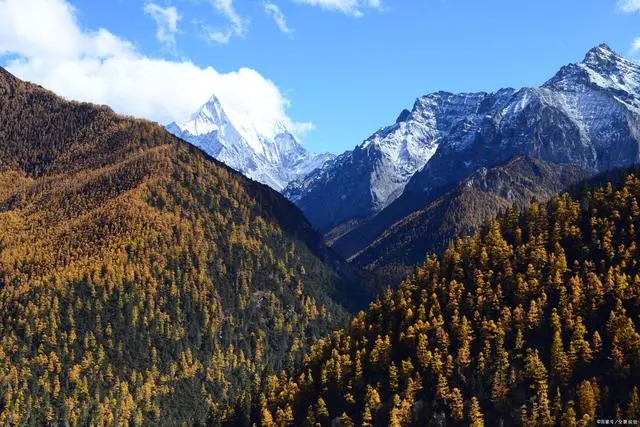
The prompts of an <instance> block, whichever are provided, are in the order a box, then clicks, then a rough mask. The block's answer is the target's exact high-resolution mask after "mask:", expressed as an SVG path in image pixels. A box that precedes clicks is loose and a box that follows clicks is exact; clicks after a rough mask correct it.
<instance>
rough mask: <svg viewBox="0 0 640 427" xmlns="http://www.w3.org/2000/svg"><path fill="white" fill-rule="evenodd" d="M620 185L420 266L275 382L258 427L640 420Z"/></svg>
mask: <svg viewBox="0 0 640 427" xmlns="http://www.w3.org/2000/svg"><path fill="white" fill-rule="evenodd" d="M622 182H623V184H622V185H621V186H620V187H619V188H618V189H615V188H614V187H613V186H612V185H611V184H608V185H605V186H603V187H600V188H596V189H594V190H592V191H585V192H584V193H583V195H582V196H581V198H580V199H579V200H576V199H572V198H571V197H570V196H569V195H568V194H566V193H565V194H564V195H561V196H555V197H553V199H552V200H551V201H550V202H549V203H546V204H532V205H531V206H530V207H529V209H527V210H526V211H524V212H523V213H522V214H520V215H519V214H518V213H517V211H516V210H515V209H509V210H508V211H507V212H506V213H505V214H503V215H501V216H500V217H499V219H497V220H493V221H492V222H490V223H489V224H487V225H486V226H484V227H483V228H482V230H481V231H480V232H478V233H476V234H475V235H474V236H472V237H466V238H464V239H458V240H456V241H455V243H453V244H451V245H450V246H449V247H448V249H447V250H446V251H445V252H444V254H443V255H442V256H440V257H437V256H431V257H429V258H428V259H427V260H426V261H425V263H424V264H423V265H422V266H421V267H419V268H417V269H416V271H415V273H414V274H413V275H412V276H410V277H409V278H408V279H407V280H406V281H405V282H404V283H403V284H402V285H401V287H400V289H399V290H398V291H397V292H395V293H392V292H391V291H386V292H384V293H383V294H382V295H381V297H380V299H379V300H378V301H376V302H374V303H372V304H371V305H370V307H369V309H368V310H367V311H366V312H363V313H362V314H360V315H359V316H357V317H356V318H355V319H354V320H353V321H352V323H351V326H350V327H349V328H348V329H347V330H345V331H340V332H336V333H334V334H333V335H332V336H331V337H330V338H327V339H325V340H322V341H321V342H319V343H318V344H317V345H315V346H314V348H313V349H312V350H311V351H310V352H309V353H308V354H307V356H305V363H304V366H303V368H302V369H301V370H300V371H299V373H298V374H296V375H295V376H293V377H291V378H287V377H282V376H281V377H278V378H276V377H273V378H272V380H271V387H270V388H269V389H268V390H267V394H266V395H265V397H264V399H263V403H262V411H261V419H262V420H263V425H265V420H266V421H267V422H266V425H269V422H268V421H269V420H271V419H273V420H275V425H286V424H287V421H286V420H287V419H289V420H290V419H293V424H294V425H305V426H313V425H316V423H319V424H320V425H322V426H328V425H334V426H335V425H338V426H354V425H357V426H371V425H376V426H394V427H397V426H409V425H416V426H428V425H433V426H436V425H471V426H474V427H479V426H483V425H487V426H498V425H523V426H551V425H558V426H576V425H580V426H590V425H594V424H595V421H596V420H598V419H613V420H618V421H617V422H618V423H620V421H623V420H625V419H626V420H638V419H640V396H639V390H638V385H639V384H640V256H639V253H638V244H639V243H640V231H639V230H640V204H639V200H640V177H638V176H637V175H636V176H634V175H629V176H627V177H626V178H625V179H623V180H622ZM282 420H285V421H282Z"/></svg>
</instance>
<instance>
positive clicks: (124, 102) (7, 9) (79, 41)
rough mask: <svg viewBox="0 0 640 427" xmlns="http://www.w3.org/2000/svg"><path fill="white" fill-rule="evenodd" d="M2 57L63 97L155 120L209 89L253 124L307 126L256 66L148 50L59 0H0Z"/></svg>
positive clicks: (197, 101)
mask: <svg viewBox="0 0 640 427" xmlns="http://www.w3.org/2000/svg"><path fill="white" fill-rule="evenodd" d="M7 55H8V56H7ZM2 56H5V62H6V65H7V68H8V69H9V71H10V72H12V73H13V74H15V75H17V76H18V77H20V78H23V79H25V80H29V81H32V82H36V83H38V84H41V85H42V86H44V87H46V88H48V89H51V90H53V91H55V92H57V93H59V94H61V95H63V96H65V97H66V98H70V99H77V100H83V101H90V102H95V103H100V104H107V105H110V106H111V107H112V108H113V109H114V110H115V111H117V112H119V113H123V114H128V115H133V116H138V117H145V118H149V119H152V120H156V121H158V122H160V123H168V122H170V121H172V120H178V119H183V118H185V117H187V116H188V115H189V114H191V113H193V112H194V111H195V110H196V109H197V108H198V107H199V106H200V105H201V104H202V103H204V102H205V101H206V100H207V98H209V96H210V95H212V94H214V93H215V94H216V95H217V96H218V98H219V99H220V100H221V101H222V103H223V104H224V106H225V109H227V110H229V113H230V114H243V115H245V116H248V118H249V119H251V120H252V121H253V122H255V123H256V124H257V126H258V127H260V126H268V125H270V124H271V123H273V121H275V120H278V121H281V122H282V123H284V124H285V125H287V126H290V127H291V128H292V129H294V130H297V131H303V130H305V129H308V128H309V126H310V125H309V124H305V123H296V122H294V121H293V120H291V119H290V118H289V117H288V115H287V113H286V109H287V107H288V106H289V100H288V99H287V98H286V97H285V96H284V95H283V94H282V93H281V92H280V90H279V89H278V87H277V86H276V85H275V84H274V83H273V82H272V81H270V80H268V79H266V78H264V77H263V76H262V75H260V74H259V73H258V72H257V71H254V70H251V69H248V68H241V69H240V70H238V71H235V72H230V73H219V72H218V71H216V70H215V69H214V68H212V67H206V68H202V67H199V66H197V65H195V64H193V63H192V62H190V61H186V60H182V61H170V60H164V59H156V58H150V57H147V56H145V55H143V54H141V53H140V52H139V51H137V50H136V49H135V47H134V46H133V45H132V44H131V43H129V42H128V41H126V40H123V39H121V38H119V37H117V36H116V35H114V34H112V33H110V32H109V31H107V30H105V29H99V30H97V31H87V30H83V29H82V28H81V27H80V25H79V23H78V21H77V19H76V16H75V10H74V8H73V7H72V6H71V5H70V4H69V3H67V1H66V0H0V60H1V57H2ZM7 61H8V62H7Z"/></svg>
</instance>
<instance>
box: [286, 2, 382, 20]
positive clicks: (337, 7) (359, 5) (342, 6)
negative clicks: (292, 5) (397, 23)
mask: <svg viewBox="0 0 640 427" xmlns="http://www.w3.org/2000/svg"><path fill="white" fill-rule="evenodd" d="M295 1H296V2H297V3H304V4H308V5H311V6H318V7H320V8H322V9H325V10H334V11H338V12H342V13H344V14H345V15H351V16H356V17H360V16H362V15H363V14H364V13H363V12H362V9H364V8H372V9H380V8H381V7H382V4H381V2H380V0H295Z"/></svg>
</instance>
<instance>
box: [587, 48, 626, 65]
mask: <svg viewBox="0 0 640 427" xmlns="http://www.w3.org/2000/svg"><path fill="white" fill-rule="evenodd" d="M619 60H624V59H623V58H622V57H621V56H619V55H618V54H617V53H615V52H614V51H613V49H611V48H610V47H609V46H608V45H607V44H605V43H603V44H601V45H599V46H596V47H594V48H592V49H591V50H589V52H587V54H586V56H585V58H584V61H582V62H583V63H584V64H588V65H598V64H602V63H606V62H617V61H619Z"/></svg>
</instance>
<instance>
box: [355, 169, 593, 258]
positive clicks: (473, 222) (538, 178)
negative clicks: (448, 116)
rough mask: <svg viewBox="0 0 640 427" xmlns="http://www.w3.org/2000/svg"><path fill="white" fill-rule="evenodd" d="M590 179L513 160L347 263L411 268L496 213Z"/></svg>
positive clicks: (470, 180) (484, 172) (468, 182)
mask: <svg viewBox="0 0 640 427" xmlns="http://www.w3.org/2000/svg"><path fill="white" fill-rule="evenodd" d="M588 176H589V173H588V172H587V171H585V170H584V169H582V168H580V167H579V166H574V165H558V164H554V163H549V162H545V161H543V160H538V159H533V158H530V157H516V158H514V159H512V160H510V161H508V162H507V163H506V164H503V165H500V166H496V167H494V168H490V169H487V168H480V169H479V170H478V171H476V172H474V173H473V174H471V176H469V177H467V178H465V179H464V180H463V181H462V182H461V183H460V184H458V185H457V186H456V187H455V188H454V189H453V190H451V191H449V192H447V193H446V194H444V195H443V196H441V197H439V198H437V199H436V200H434V201H433V202H431V203H429V204H428V205H427V206H425V207H424V208H422V209H418V210H417V211H415V212H413V213H411V214H410V215H408V216H406V217H405V218H403V219H402V220H400V221H398V222H397V223H395V224H394V225H393V226H391V227H390V228H389V229H388V230H387V231H386V232H385V233H384V234H383V235H382V236H381V237H379V238H378V239H376V240H375V241H374V242H373V243H371V244H370V245H368V246H367V247H365V248H364V249H363V250H361V251H360V252H358V253H357V254H355V255H354V256H353V257H352V261H353V262H354V263H356V264H358V265H362V266H366V267H368V268H371V269H373V268H379V267H382V266H387V265H413V264H418V263H420V262H422V261H424V257H425V254H426V253H429V252H441V251H443V250H444V249H446V247H447V245H448V244H449V241H450V239H451V236H454V235H457V234H459V233H469V232H472V231H473V230H474V229H476V228H477V227H479V226H481V225H482V224H483V223H485V222H486V221H487V220H489V219H491V218H493V217H495V216H496V215H497V214H498V213H500V212H501V211H504V210H506V209H509V208H511V207H512V206H514V205H515V206H516V207H518V208H525V207H528V206H529V203H530V202H531V201H546V200H548V199H549V198H551V197H552V196H553V195H554V194H557V193H559V192H561V191H563V190H564V189H566V188H568V187H570V186H572V185H574V184H577V183H578V182H580V181H581V180H583V179H584V178H586V177H588Z"/></svg>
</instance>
